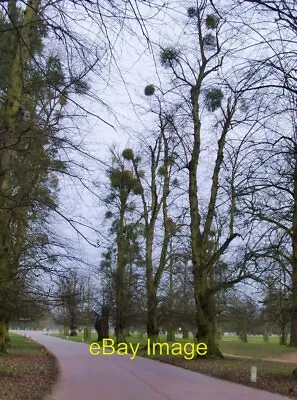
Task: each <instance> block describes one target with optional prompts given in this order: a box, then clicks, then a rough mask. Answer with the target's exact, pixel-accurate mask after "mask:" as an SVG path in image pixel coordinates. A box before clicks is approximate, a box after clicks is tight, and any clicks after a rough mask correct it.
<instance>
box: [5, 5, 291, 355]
mask: <svg viewBox="0 0 297 400" xmlns="http://www.w3.org/2000/svg"><path fill="white" fill-rule="evenodd" d="M6 3H7V7H6V8H5V13H4V12H3V14H2V20H1V21H2V22H1V25H2V27H3V28H2V29H1V32H2V31H3V32H4V33H3V34H5V35H7V41H3V43H2V45H1V46H3V49H2V48H1V49H0V51H1V53H2V54H7V56H6V57H5V61H6V60H7V64H3V67H2V69H1V71H0V74H1V82H3V83H1V85H2V88H1V96H2V98H3V99H2V100H1V126H2V130H1V132H2V133H1V149H0V152H1V171H0V179H1V192H0V201H1V204H0V213H1V214H0V218H1V222H2V223H1V226H2V227H3V229H2V231H1V234H0V237H1V248H0V251H1V255H0V260H1V261H0V262H1V264H0V271H1V275H0V277H1V278H0V298H1V301H0V350H4V348H5V337H6V336H7V327H8V323H9V321H10V320H12V319H13V318H15V316H16V315H18V314H17V313H18V311H17V309H16V308H15V306H16V305H17V304H20V303H22V304H25V302H26V301H27V302H28V303H29V304H31V303H30V301H31V302H33V304H36V296H37V295H38V293H39V292H38V290H36V289H37V288H38V289H40V293H41V294H40V296H41V297H42V299H44V292H45V291H46V284H43V285H42V284H41V285H40V288H39V286H38V283H37V282H36V277H37V275H38V274H39V273H40V274H41V275H42V276H43V275H44V274H45V273H48V274H49V275H50V276H51V278H52V280H53V281H54V282H55V291H54V292H51V295H50V296H47V298H48V301H49V304H50V301H52V303H51V305H50V307H51V309H52V311H53V313H54V314H55V316H56V318H57V320H59V321H60V322H62V323H64V324H66V323H67V324H68V325H69V327H70V331H71V332H70V334H72V335H75V334H76V331H77V328H78V326H79V325H87V326H90V324H91V321H93V320H94V319H95V320H96V329H97V331H98V336H99V337H98V339H100V338H102V337H105V336H106V335H108V322H109V321H111V322H112V325H113V326H114V328H115V335H116V340H117V342H121V341H124V340H126V337H127V335H128V334H129V332H130V330H133V329H137V330H138V331H140V332H146V333H147V335H148V337H149V338H150V339H151V340H152V341H156V340H157V339H158V335H159V332H160V329H162V330H164V331H166V332H167V338H168V340H173V339H174V333H175V332H176V331H177V329H179V328H180V329H181V330H182V332H183V334H184V337H187V335H188V332H189V331H192V332H195V339H196V340H197V341H199V342H201V341H202V342H206V343H207V345H208V354H209V355H210V356H219V357H221V356H222V354H221V352H220V350H219V347H218V340H219V337H220V333H221V332H222V331H223V330H230V331H236V332H237V333H238V334H240V336H241V338H242V340H243V341H245V340H246V338H247V333H250V332H251V330H253V332H254V333H259V332H260V331H262V333H263V334H264V335H265V337H266V338H267V337H268V335H269V333H270V332H271V329H276V330H277V332H279V334H280V338H281V340H280V343H281V344H286V343H287V333H288V327H289V326H290V344H291V345H292V346H297V150H296V144H297V143H296V139H297V138H296V91H297V86H296V79H297V76H296V68H297V67H296V44H297V40H296V33H297V23H296V19H297V10H296V4H295V2H294V1H267V2H266V1H257V0H245V1H242V0H238V1H235V0H234V1H230V2H227V3H226V4H224V7H222V6H221V5H219V3H218V2H216V1H211V0H202V1H199V2H186V3H184V2H183V3H181V4H180V5H179V11H180V13H179V17H178V20H177V18H176V17H175V18H172V19H171V23H172V24H174V27H175V28H176V29H177V31H179V32H180V33H182V34H180V35H178V38H179V40H178V42H176V43H175V42H170V40H167V38H166V40H167V41H166V40H165V39H164V40H163V42H166V45H164V44H162V45H158V46H156V45H153V51H154V52H158V65H157V68H158V70H159V71H160V73H159V74H158V77H157V76H156V83H155V82H152V83H148V84H147V85H146V86H145V85H144V86H145V87H144V95H145V96H146V97H145V98H146V100H147V102H146V105H145V106H142V109H141V111H142V113H143V115H145V116H147V115H150V116H151V120H150V121H149V122H147V121H146V119H145V116H144V117H143V124H144V125H145V126H146V128H145V131H144V132H138V134H137V136H136V137H135V140H134V142H133V146H131V145H128V146H127V147H126V148H124V149H119V148H117V147H116V146H115V147H113V148H112V149H111V150H110V158H109V160H107V162H106V163H105V165H106V170H105V174H104V176H100V177H99V179H98V181H96V182H94V186H93V188H92V191H94V192H95V193H97V196H98V198H99V199H100V204H99V205H100V206H102V205H104V207H105V209H106V213H105V218H104V227H102V232H103V233H104V234H103V235H101V236H100V246H101V248H102V249H103V251H102V253H101V262H100V265H99V266H97V270H96V272H95V275H94V276H93V277H92V279H89V278H88V279H87V278H85V277H84V276H85V275H87V274H85V273H82V272H78V271H77V270H73V269H70V270H68V271H65V270H62V271H59V272H57V271H56V269H55V263H56V262H57V257H51V254H50V253H51V251H52V242H51V241H54V240H55V239H54V238H50V235H49V230H50V228H49V226H48V220H49V214H50V211H52V210H54V209H56V210H57V209H58V204H57V195H56V191H57V176H60V175H61V173H65V174H66V173H68V171H69V169H67V165H65V162H63V161H62V160H61V158H60V150H61V148H63V146H64V145H65V143H66V144H68V143H69V140H68V139H67V137H66V138H65V137H61V129H62V126H63V124H62V121H63V117H65V115H64V113H66V111H67V110H68V107H69V103H70V102H71V100H72V99H75V98H76V97H75V96H82V95H84V94H86V93H88V92H89V88H88V85H87V83H86V82H87V81H86V80H85V76H86V73H87V71H89V70H91V67H90V65H89V64H88V63H90V62H91V60H88V59H87V60H86V59H85V58H84V56H82V60H81V61H84V62H82V64H81V70H80V71H79V72H77V73H76V74H75V75H74V76H72V74H69V69H67V68H66V67H65V65H64V62H65V61H64V60H63V59H60V58H59V56H57V55H53V52H52V49H50V46H49V44H48V42H47V38H49V37H50V35H51V33H50V32H53V33H54V34H57V35H58V40H61V41H62V43H63V44H64V45H65V46H66V49H68V50H69V54H70V53H71V51H70V49H71V50H73V48H72V47H71V46H72V45H74V44H75V46H79V47H78V49H80V50H81V52H82V53H83V51H84V50H86V47H85V46H88V42H86V43H85V42H81V41H80V39H79V38H77V37H75V36H74V35H70V36H67V38H66V39H69V38H70V40H71V46H70V45H69V44H68V42H67V40H66V39H65V37H64V35H65V31H64V30H62V28H61V27H57V26H55V27H54V28H53V26H52V25H51V23H46V22H45V19H44V15H46V13H44V9H43V8H42V4H41V2H39V1H36V2H34V1H32V2H30V1H29V2H27V3H26V6H27V8H26V10H25V9H24V8H22V7H19V8H18V7H16V5H15V2H6ZM87 3H88V4H83V9H84V10H85V11H89V9H88V7H89V6H90V7H92V6H94V7H96V5H95V2H94V4H93V2H87ZM57 4H58V5H59V2H58V3H57ZM89 4H90V5H89ZM129 4H130V5H131V7H132V2H129ZM118 6H119V7H118V8H117V7H115V8H116V10H115V11H114V12H113V11H112V12H111V15H109V17H107V21H109V20H110V21H111V20H112V18H113V17H115V15H116V16H117V17H118V18H119V19H121V11H122V8H121V2H120V1H119V2H118ZM84 7H85V8H84ZM98 7H99V10H97V11H98V12H100V7H103V5H100V6H98ZM149 7H150V8H151V7H152V8H153V7H156V8H158V4H152V3H150V4H149ZM171 7H172V2H170V1H169V2H168V8H167V13H168V14H167V18H170V17H171V16H172V13H174V10H173V9H172V8H171ZM54 8H55V7H54ZM131 9H132V12H133V10H134V8H133V7H132V8H131ZM24 11H26V12H24ZM142 11H143V9H142V8H140V11H139V12H142ZM51 12H52V10H51ZM55 12H59V13H62V12H63V10H62V9H60V8H58V9H56V8H55ZM115 13H116V14H115ZM49 15H50V13H49ZM59 15H62V14H59ZM41 17H42V18H41ZM133 17H134V19H135V20H136V23H138V16H137V15H135V14H133ZM148 26H149V25H148ZM16 27H18V28H16ZM110 29H111V28H110ZM53 33H52V34H53ZM66 33H67V31H66ZM59 35H62V39H61V37H60V36H59ZM146 38H147V39H148V37H147V36H146ZM64 39H65V40H66V42H65V43H64ZM13 40H15V41H16V43H17V46H16V47H15V49H16V50H15V54H12V53H11V52H9V51H8V50H7V49H6V48H5V47H6V46H9V41H13ZM59 45H60V44H59ZM69 46H70V47H69ZM75 48H76V49H77V47H75ZM48 53H51V55H49V54H48ZM78 53H79V54H82V53H80V52H78ZM92 54H93V53H92ZM70 60H71V57H70ZM93 61H94V60H93ZM109 61H110V60H107V62H109ZM73 63H74V60H73ZM95 64H96V63H95ZM92 65H93V64H92ZM68 75H69V76H68ZM98 79H100V76H98ZM157 82H158V83H157ZM136 106H137V105H136ZM64 110H66V111H64ZM67 118H70V119H71V118H74V117H72V116H71V115H68V116H67ZM98 209H99V206H98ZM50 250H51V251H50ZM48 253H49V254H48ZM45 254H46V255H48V257H49V259H50V260H51V264H49V263H48V262H45V261H42V260H41V259H42V257H43V256H44V255H45ZM36 259H38V261H37V263H36ZM95 281H96V282H98V287H96V285H94V282H95ZM32 287H34V290H33V292H34V293H33V294H32V299H31V297H30V293H31V288H32ZM249 287H250V289H249ZM242 290H243V291H244V292H245V294H241V292H240V291H242ZM252 291H258V294H257V295H256V297H257V300H256V301H255V300H251V296H250V294H249V293H251V292H252ZM22 293H24V294H25V295H24V296H23V297H22ZM42 294H43V295H42ZM37 297H38V296H37ZM16 299H17V301H16ZM37 300H38V299H37ZM18 302H19V303H18ZM2 304H3V305H4V306H3V305H2ZM272 322H273V324H272Z"/></svg>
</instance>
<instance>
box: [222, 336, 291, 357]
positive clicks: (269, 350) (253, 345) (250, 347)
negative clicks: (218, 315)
mask: <svg viewBox="0 0 297 400" xmlns="http://www.w3.org/2000/svg"><path fill="white" fill-rule="evenodd" d="M219 346H220V349H221V351H222V352H223V353H224V354H234V355H237V356H242V357H252V358H267V357H275V358H277V357H280V356H282V355H284V354H288V353H293V352H295V353H297V348H294V347H289V346H280V345H279V339H278V338H277V337H271V338H270V339H269V343H265V342H264V340H263V338H262V337H255V336H249V337H248V343H241V342H240V340H239V338H238V337H237V336H226V337H223V339H222V340H220V342H219Z"/></svg>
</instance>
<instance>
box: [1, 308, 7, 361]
mask: <svg viewBox="0 0 297 400" xmlns="http://www.w3.org/2000/svg"><path fill="white" fill-rule="evenodd" d="M6 328H7V325H6V320H5V318H4V316H0V353H5V352H6V339H5V338H6V333H7V331H6Z"/></svg>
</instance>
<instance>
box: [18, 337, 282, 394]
mask: <svg viewBox="0 0 297 400" xmlns="http://www.w3.org/2000/svg"><path fill="white" fill-rule="evenodd" d="M24 333H25V334H26V335H27V336H30V337H31V338H32V339H33V340H36V341H38V342H39V343H41V344H42V345H44V346H45V347H46V348H47V349H48V350H49V351H50V352H52V353H53V354H54V355H55V356H56V357H57V360H58V362H59V367H60V376H59V379H58V382H57V384H56V385H55V387H54V390H53V392H52V394H51V395H50V396H48V397H47V400H164V399H167V400H169V399H170V400H198V399H199V400H281V399H287V398H286V397H283V396H280V395H276V394H272V393H268V392H264V391H261V390H257V389H253V388H248V387H245V386H241V385H238V384H235V383H230V382H226V381H222V380H219V379H216V378H211V377H208V376H205V375H202V374H199V373H197V372H192V371H188V370H184V369H182V368H178V367H174V366H172V365H168V364H164V363H161V362H158V361H154V360H149V359H146V358H142V357H136V358H135V359H134V360H130V359H129V356H118V355H109V356H103V355H99V356H92V355H90V353H89V345H87V344H85V343H77V342H72V341H68V340H64V339H59V338H56V337H52V336H47V335H44V334H43V333H41V332H36V331H25V332H24Z"/></svg>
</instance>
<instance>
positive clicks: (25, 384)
mask: <svg viewBox="0 0 297 400" xmlns="http://www.w3.org/2000/svg"><path fill="white" fill-rule="evenodd" d="M10 339H11V340H10V343H9V346H8V352H7V354H2V355H1V356H0V399H1V400H28V399H30V400H41V399H42V398H43V397H44V396H45V395H46V394H47V393H48V392H49V390H50V388H51V387H52V385H53V383H54V382H55V380H56V378H57V374H58V368H57V364H56V360H55V358H54V357H53V356H52V355H51V354H48V353H47V351H46V350H44V349H42V348H41V346H40V345H39V344H38V343H36V342H33V341H32V340H30V339H28V338H26V337H23V336H19V335H16V334H11V335H10Z"/></svg>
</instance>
